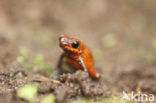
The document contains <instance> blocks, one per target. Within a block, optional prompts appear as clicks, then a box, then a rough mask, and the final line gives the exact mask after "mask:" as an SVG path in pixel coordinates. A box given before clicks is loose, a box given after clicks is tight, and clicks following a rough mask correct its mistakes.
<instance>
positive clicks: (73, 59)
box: [58, 35, 100, 79]
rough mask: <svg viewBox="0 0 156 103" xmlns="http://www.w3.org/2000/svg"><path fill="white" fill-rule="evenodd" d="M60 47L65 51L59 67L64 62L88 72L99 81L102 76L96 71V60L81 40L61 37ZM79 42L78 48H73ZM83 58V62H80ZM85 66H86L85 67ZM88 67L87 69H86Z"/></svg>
mask: <svg viewBox="0 0 156 103" xmlns="http://www.w3.org/2000/svg"><path fill="white" fill-rule="evenodd" d="M59 42H60V47H61V48H62V49H63V50H64V53H63V54H62V56H61V58H60V61H59V65H58V67H59V68H60V66H61V65H62V61H63V59H64V62H66V63H67V64H68V65H69V66H71V67H73V68H76V69H81V70H84V71H87V72H88V73H89V74H90V76H91V77H93V78H96V79H99V78H100V74H99V73H98V72H97V71H96V70H95V69H94V67H93V66H94V60H93V56H92V53H91V51H90V49H89V48H88V47H87V46H86V45H84V44H83V43H82V42H81V41H80V40H78V39H75V38H70V37H68V36H66V35H61V36H60V38H59ZM74 42H79V46H78V48H73V47H72V44H73V43H74ZM80 58H81V60H82V61H81V60H80ZM83 64H84V65H83ZM85 67H86V69H87V70H86V69H85Z"/></svg>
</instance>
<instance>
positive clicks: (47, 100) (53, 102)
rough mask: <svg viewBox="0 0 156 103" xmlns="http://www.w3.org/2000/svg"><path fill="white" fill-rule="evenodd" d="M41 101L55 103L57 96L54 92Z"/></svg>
mask: <svg viewBox="0 0 156 103" xmlns="http://www.w3.org/2000/svg"><path fill="white" fill-rule="evenodd" d="M41 103H55V97H54V95H53V94H49V95H48V96H46V97H44V98H43V99H42V100H41Z"/></svg>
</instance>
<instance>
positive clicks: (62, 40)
mask: <svg viewBox="0 0 156 103" xmlns="http://www.w3.org/2000/svg"><path fill="white" fill-rule="evenodd" d="M59 42H60V47H62V48H64V47H65V46H66V45H68V37H67V36H66V35H61V36H60V37H59Z"/></svg>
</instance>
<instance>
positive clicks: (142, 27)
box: [0, 0, 156, 92]
mask: <svg viewBox="0 0 156 103" xmlns="http://www.w3.org/2000/svg"><path fill="white" fill-rule="evenodd" d="M155 18H156V0H97V1H95V0H85V1H84V0H0V45H1V49H0V53H1V56H0V61H3V62H2V63H1V64H0V65H1V66H2V67H5V65H6V64H10V63H12V62H14V61H15V60H16V58H17V57H18V56H19V55H20V54H19V50H21V48H23V49H22V50H21V51H24V52H25V49H27V50H28V51H31V52H33V53H34V54H38V53H39V56H38V57H39V58H43V57H44V60H45V62H46V63H47V64H48V65H50V67H51V68H52V69H55V68H56V64H57V62H58V59H59V56H60V55H61V53H62V52H63V51H62V50H61V49H60V47H59V43H58V38H59V36H60V35H61V34H66V35H69V36H71V37H74V38H78V39H80V40H81V41H82V42H83V43H84V44H86V45H87V46H88V47H89V48H90V49H91V50H92V52H93V55H94V58H95V66H96V67H97V68H98V69H99V70H100V71H101V72H102V74H103V75H104V77H105V78H107V80H110V81H112V82H113V81H115V80H116V79H115V78H117V77H118V76H121V75H119V74H120V73H121V72H128V73H129V71H133V70H136V69H139V71H140V70H141V72H147V74H149V75H152V73H153V75H156V70H155V69H154V68H155V67H156V55H155V53H156V20H155ZM22 53H23V52H22ZM4 60H5V61H4ZM17 61H19V62H22V61H23V58H21V57H19V58H17ZM150 68H152V69H150ZM142 70H143V71H142ZM112 75H113V77H112ZM145 77H146V75H145ZM136 78H138V75H136ZM136 78H135V77H134V79H132V80H135V79H136ZM120 79H121V78H120ZM140 79H141V78H140ZM140 79H139V80H140ZM155 79H156V78H154V80H155ZM139 80H138V81H139ZM127 81H128V79H127ZM146 82H147V81H146ZM150 83H152V82H151V81H149V83H148V84H150ZM154 85H155V84H154ZM155 86H156V85H155ZM154 90H155V92H156V88H155V89H154ZM152 91H153V90H152Z"/></svg>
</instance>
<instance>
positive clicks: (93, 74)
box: [88, 68, 100, 79]
mask: <svg viewBox="0 0 156 103" xmlns="http://www.w3.org/2000/svg"><path fill="white" fill-rule="evenodd" d="M88 72H89V74H90V76H91V77H93V78H95V79H99V78H100V73H99V72H97V71H96V69H95V68H90V69H89V70H88Z"/></svg>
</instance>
